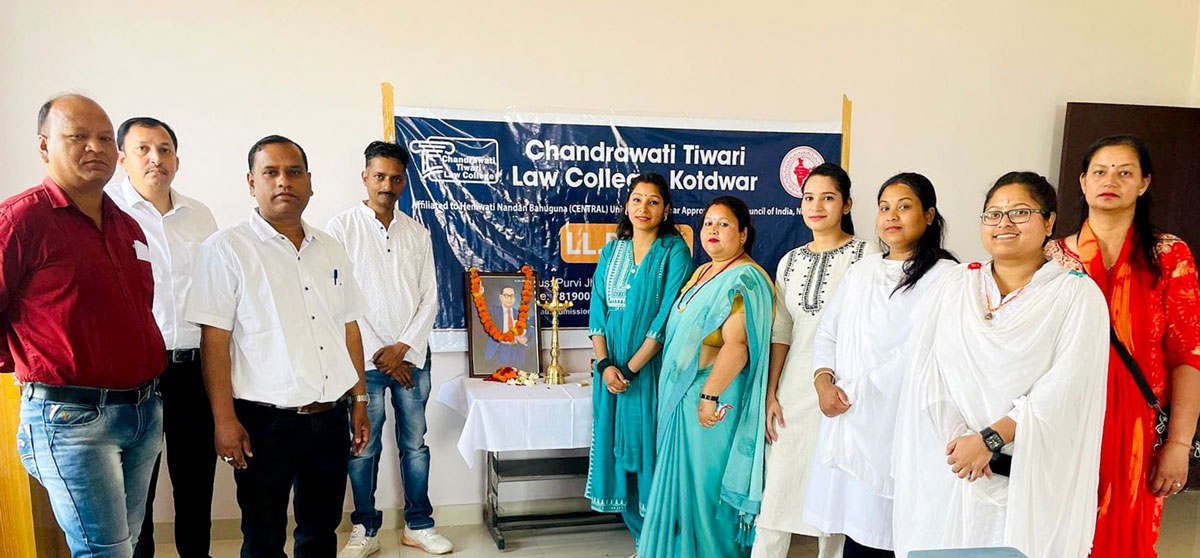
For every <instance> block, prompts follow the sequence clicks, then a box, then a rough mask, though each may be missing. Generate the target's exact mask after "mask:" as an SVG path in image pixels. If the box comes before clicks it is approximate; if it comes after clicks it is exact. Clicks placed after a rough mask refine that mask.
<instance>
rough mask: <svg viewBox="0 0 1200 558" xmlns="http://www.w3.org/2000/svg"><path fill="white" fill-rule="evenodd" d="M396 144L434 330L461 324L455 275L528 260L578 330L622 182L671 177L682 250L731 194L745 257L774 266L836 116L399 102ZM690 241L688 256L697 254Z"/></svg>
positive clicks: (832, 137)
mask: <svg viewBox="0 0 1200 558" xmlns="http://www.w3.org/2000/svg"><path fill="white" fill-rule="evenodd" d="M395 123H396V141H397V142H398V143H401V144H402V145H405V146H407V147H408V149H409V151H410V152H411V153H412V156H413V161H412V164H410V165H409V167H408V176H407V178H408V188H407V190H406V192H405V194H404V195H403V196H401V198H400V202H399V203H400V208H401V210H403V211H405V212H406V213H408V214H409V215H412V216H413V217H414V218H415V219H417V220H418V221H420V222H421V223H422V224H424V225H425V226H426V227H427V228H428V229H429V231H430V233H431V234H432V236H433V250H434V259H435V261H436V267H437V274H438V276H437V280H438V287H439V291H440V297H441V299H440V300H439V304H438V314H437V321H436V324H435V327H436V328H437V329H461V328H463V327H464V324H465V316H464V304H463V300H464V296H465V295H464V292H465V288H464V281H463V272H464V271H465V270H466V269H467V268H468V267H471V266H474V267H477V268H479V269H480V270H482V271H499V272H509V271H516V270H518V269H519V268H520V267H521V266H522V265H525V264H528V265H530V266H531V267H532V268H533V270H534V271H535V272H536V273H537V274H538V275H539V276H540V278H541V282H542V285H541V286H542V287H543V290H544V291H547V292H548V288H547V287H548V281H549V280H550V279H551V278H559V279H562V280H563V283H562V287H561V289H562V292H561V294H562V296H563V297H564V298H566V299H568V300H571V301H573V302H574V304H575V306H574V308H572V309H571V310H569V311H567V312H566V313H565V314H564V315H562V317H561V324H560V325H561V326H562V327H564V328H582V327H586V326H587V312H588V299H589V298H590V295H591V277H592V273H593V272H594V271H595V261H596V258H597V257H598V254H599V250H600V248H601V247H603V245H604V243H605V242H606V241H607V240H608V238H610V237H611V236H615V225H616V223H617V220H618V217H619V214H620V211H621V209H622V208H621V207H620V205H619V204H620V203H621V202H622V201H623V195H624V193H625V191H626V189H627V187H628V185H629V180H630V179H631V178H633V177H634V176H636V175H637V174H639V173H642V172H648V171H653V172H658V173H660V174H662V175H663V176H665V177H666V178H667V180H668V182H669V183H670V187H671V197H672V201H673V202H674V206H675V207H674V210H675V217H676V221H677V222H679V223H681V224H684V225H686V226H687V227H688V228H687V230H686V233H687V235H686V236H690V237H691V238H689V239H688V240H689V244H693V243H694V241H695V233H696V232H698V231H699V229H700V221H701V220H702V218H703V216H702V215H701V212H702V211H703V208H704V205H705V204H706V203H707V202H708V201H709V200H711V199H712V198H714V197H716V196H719V195H726V194H728V195H733V196H737V197H739V198H741V199H742V200H744V201H745V202H746V204H747V205H748V206H749V207H750V210H751V213H752V221H753V224H754V226H755V228H756V229H757V230H758V240H757V241H756V243H755V246H754V253H753V256H754V258H755V260H757V261H758V263H759V264H760V265H762V266H763V268H764V269H766V270H767V271H768V272H770V273H774V270H775V267H776V265H777V264H778V262H779V259H780V257H782V256H783V254H784V253H786V252H787V251H788V250H791V249H792V248H795V247H796V246H799V245H801V244H803V243H805V242H808V241H809V240H810V239H811V233H810V232H809V230H808V228H807V227H805V225H804V222H803V220H802V219H801V217H800V212H799V205H800V200H799V197H800V182H801V181H802V180H803V178H804V177H805V176H807V174H808V172H809V171H810V170H811V169H812V168H813V167H815V166H816V165H818V164H820V163H822V162H825V161H834V162H836V161H839V160H840V157H841V134H840V132H839V131H838V130H837V125H836V124H818V125H812V124H789V123H759V122H731V121H696V120H685V119H671V120H667V119H645V118H615V117H592V116H584V115H514V114H503V113H476V112H463V111H450V110H433V109H402V108H397V110H396V116H395ZM702 252H703V251H702V250H700V249H698V248H696V249H693V256H694V257H695V259H696V262H697V263H700V262H703V261H705V260H706V259H707V258H706V257H705V255H704V254H703V253H702Z"/></svg>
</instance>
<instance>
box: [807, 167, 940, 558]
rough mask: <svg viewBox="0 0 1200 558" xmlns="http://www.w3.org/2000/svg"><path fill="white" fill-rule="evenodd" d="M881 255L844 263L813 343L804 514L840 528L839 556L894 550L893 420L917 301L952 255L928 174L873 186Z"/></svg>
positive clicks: (828, 528) (832, 529) (829, 529)
mask: <svg viewBox="0 0 1200 558" xmlns="http://www.w3.org/2000/svg"><path fill="white" fill-rule="evenodd" d="M878 201H879V215H878V218H877V220H876V229H877V231H878V232H879V237H880V240H882V241H883V242H884V243H885V244H886V245H887V246H888V252H887V254H885V255H872V256H866V257H864V258H863V259H862V260H861V261H859V262H858V263H857V264H855V265H853V266H851V267H850V269H849V270H848V271H847V272H846V275H845V277H843V279H842V284H841V285H840V286H839V287H838V289H837V293H836V294H835V295H834V297H833V299H832V300H831V301H830V302H829V304H828V305H827V308H826V310H825V316H824V317H822V318H821V323H820V325H819V326H818V328H817V336H816V341H815V344H814V352H813V364H812V366H813V367H814V368H815V369H816V372H814V379H813V381H814V383H815V385H816V387H817V394H818V398H819V400H820V406H821V412H822V414H824V415H825V417H826V418H824V419H822V421H821V428H820V434H819V437H818V440H817V449H816V453H815V455H814V458H813V461H812V472H811V475H810V478H809V485H808V491H807V493H806V494H805V500H804V513H803V516H802V518H803V520H804V521H805V522H806V523H808V524H810V525H813V526H814V527H816V528H818V529H820V530H821V531H823V532H825V533H840V534H844V535H846V541H845V554H844V556H845V558H857V557H862V556H871V557H873V556H892V553H891V552H890V550H891V548H892V475H891V460H892V429H891V428H890V425H891V424H892V421H893V420H894V419H895V416H896V406H897V403H898V401H899V398H900V386H901V383H902V379H903V375H904V372H905V369H906V368H907V361H908V344H907V343H906V341H907V334H908V331H909V326H910V325H911V323H912V320H913V317H914V308H915V307H916V306H917V303H918V302H919V301H920V299H921V298H922V297H923V296H925V295H926V294H927V292H928V291H929V286H930V285H931V284H932V283H934V282H935V280H936V279H937V276H938V275H940V274H941V273H943V272H945V271H946V270H947V269H949V268H950V267H952V265H953V256H951V255H950V254H949V253H948V252H946V251H945V250H944V249H942V247H941V243H942V230H943V224H944V221H943V219H942V217H941V215H939V214H938V213H937V209H936V207H935V206H936V203H937V196H936V194H935V192H934V189H933V184H932V183H930V182H929V180H928V179H927V178H925V177H924V176H921V175H919V174H916V173H903V174H899V175H896V176H894V177H892V178H890V179H888V180H887V181H886V182H884V186H883V188H881V189H880V191H879V197H878Z"/></svg>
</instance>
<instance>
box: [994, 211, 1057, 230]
mask: <svg viewBox="0 0 1200 558" xmlns="http://www.w3.org/2000/svg"><path fill="white" fill-rule="evenodd" d="M1034 214H1038V215H1041V216H1042V217H1049V216H1050V212H1049V211H1045V210H1042V209H1031V208H1028V207H1021V208H1017V209H1010V210H1008V211H984V212H983V213H980V214H979V220H980V221H982V222H983V224H985V225H988V226H991V227H994V226H996V225H999V224H1000V220H1001V219H1004V216H1005V215H1008V220H1009V221H1011V222H1012V224H1014V225H1020V224H1021V223H1024V222H1026V221H1029V219H1030V218H1031V217H1033V215H1034Z"/></svg>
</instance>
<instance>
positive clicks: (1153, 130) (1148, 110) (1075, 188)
mask: <svg viewBox="0 0 1200 558" xmlns="http://www.w3.org/2000/svg"><path fill="white" fill-rule="evenodd" d="M1114 134H1133V135H1135V136H1138V137H1140V138H1141V139H1142V140H1143V141H1145V142H1146V143H1147V144H1149V146H1150V154H1151V156H1152V157H1153V159H1154V176H1153V179H1152V180H1151V182H1150V190H1151V191H1152V192H1153V196H1154V198H1153V200H1154V201H1153V203H1154V208H1153V211H1152V212H1151V217H1152V220H1153V222H1154V224H1155V225H1157V226H1158V227H1159V228H1160V229H1161V230H1162V231H1163V232H1169V233H1172V234H1175V235H1177V236H1179V237H1180V238H1183V240H1184V241H1186V242H1187V243H1188V246H1189V247H1190V248H1191V249H1192V251H1193V252H1196V251H1197V250H1200V213H1198V212H1200V108H1184V107H1152V106H1142V105H1110V104H1103V103H1067V116H1066V122H1065V124H1064V127H1063V148H1062V163H1061V167H1060V169H1061V171H1060V174H1059V179H1058V211H1059V221H1058V223H1059V224H1058V230H1057V233H1058V235H1062V234H1065V233H1069V232H1072V231H1075V230H1077V229H1078V228H1079V204H1080V203H1082V199H1081V198H1082V194H1081V192H1080V190H1079V171H1080V164H1081V163H1082V160H1083V154H1084V152H1085V151H1086V150H1087V148H1088V146H1089V145H1091V144H1092V142H1094V141H1096V140H1098V139H1100V138H1102V137H1105V136H1111V135H1114Z"/></svg>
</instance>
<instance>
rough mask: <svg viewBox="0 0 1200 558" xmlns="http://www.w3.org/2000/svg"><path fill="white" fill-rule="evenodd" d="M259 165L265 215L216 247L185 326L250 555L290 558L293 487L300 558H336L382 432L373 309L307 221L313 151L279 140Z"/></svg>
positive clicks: (206, 259) (256, 182) (329, 241)
mask: <svg viewBox="0 0 1200 558" xmlns="http://www.w3.org/2000/svg"><path fill="white" fill-rule="evenodd" d="M248 159H249V160H248V164H249V166H250V172H249V173H248V174H247V177H246V178H247V181H248V182H249V185H250V194H251V195H252V196H254V198H255V200H256V201H257V202H258V208H257V209H255V210H254V211H252V212H251V214H250V218H249V219H246V220H245V221H242V222H240V223H238V224H236V225H234V226H232V227H230V228H228V229H225V230H222V231H220V232H218V233H216V234H214V235H213V236H212V237H210V238H209V239H208V240H207V241H206V242H205V243H204V247H203V249H202V251H201V257H200V261H199V262H198V263H197V265H196V270H195V276H194V280H193V283H192V291H191V293H190V294H189V296H188V302H187V313H186V315H187V319H188V320H189V321H192V322H195V323H197V324H200V326H201V341H200V345H201V350H202V351H203V363H204V382H205V386H206V388H207V390H208V394H209V398H210V399H211V403H212V412H213V418H214V421H215V430H216V436H215V440H216V450H217V454H218V455H219V456H221V459H223V460H224V461H225V462H227V463H229V464H230V465H232V466H233V467H234V479H235V480H236V481H237V501H238V506H239V507H240V508H241V510H242V535H243V540H242V555H243V556H282V555H283V547H284V543H285V541H286V539H287V522H288V516H287V504H288V498H289V495H290V494H291V492H292V489H293V487H294V488H295V503H294V505H293V512H294V515H295V518H296V530H295V546H294V549H293V553H294V555H295V556H333V555H334V554H335V553H336V552H337V536H336V534H335V531H336V529H337V526H338V524H339V523H340V522H341V518H342V500H343V498H344V497H345V493H346V462H347V456H348V455H349V453H350V452H353V453H355V454H357V453H358V452H360V451H362V448H363V447H364V446H365V445H366V444H367V437H368V434H369V430H370V426H369V424H368V421H367V395H366V385H365V382H364V380H363V356H362V340H361V338H360V334H359V330H358V325H357V323H355V320H357V319H358V318H360V317H361V316H362V315H363V312H364V310H365V308H366V302H365V301H364V300H363V296H362V292H361V291H359V289H358V286H357V284H356V283H355V281H354V279H353V272H352V271H351V264H350V260H349V258H348V257H347V256H346V251H345V249H343V248H342V245H341V243H339V242H338V241H337V240H335V239H334V238H332V237H330V236H329V235H327V234H325V233H323V232H321V231H320V230H317V229H314V228H312V227H311V226H309V225H308V224H306V223H305V222H304V221H303V220H302V219H301V214H302V213H303V212H304V208H305V207H306V206H307V205H308V200H309V198H311V197H312V182H311V180H312V177H311V175H310V174H309V172H308V159H307V157H306V155H305V154H304V150H303V149H301V147H300V146H299V145H298V144H296V143H295V142H293V141H292V140H289V139H287V138H285V137H282V136H267V137H265V138H263V139H261V140H259V141H258V142H256V143H255V144H254V146H253V147H251V148H250V153H249V157H248ZM348 400H352V402H350V401H348ZM348 409H349V410H348ZM347 413H349V414H350V418H349V420H348V419H347ZM348 427H350V428H352V429H353V436H354V441H353V445H351V440H350V432H349V431H348Z"/></svg>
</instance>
